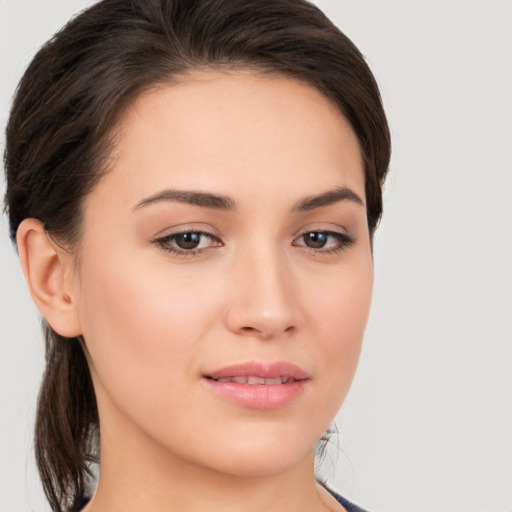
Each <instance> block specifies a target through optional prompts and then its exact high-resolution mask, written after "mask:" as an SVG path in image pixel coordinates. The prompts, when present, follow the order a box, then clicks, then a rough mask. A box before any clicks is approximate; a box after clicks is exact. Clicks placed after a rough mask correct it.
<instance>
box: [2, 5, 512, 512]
mask: <svg viewBox="0 0 512 512" xmlns="http://www.w3.org/2000/svg"><path fill="white" fill-rule="evenodd" d="M90 3H92V2H90V1H89V2H88V1H86V0H0V126H1V127H2V129H3V127H4V126H5V123H6V119H7V115H8V109H9V102H10V98H11V96H12V93H13V90H14V88H15V85H16V83H17V81H18V79H19V78H20V75H21V73H22V71H23V70H24V68H25V67H26V65H27V64H28V62H29V60H30V59H31V57H32V56H33V54H34V52H35V51H36V49H37V48H38V46H39V45H40V44H42V43H43V42H44V41H45V40H46V39H47V38H49V37H50V35H51V34H52V33H53V32H54V31H55V30H56V29H57V28H58V27H60V26H61V25H62V24H63V23H64V22H65V21H66V20H67V19H68V18H69V17H70V16H71V15H72V14H73V13H75V12H77V11H78V10H80V9H82V8H83V7H85V6H86V5H88V4H90ZM317 3H318V5H320V6H321V7H322V8H323V9H324V10H325V11H326V12H327V14H328V15H329V16H330V17H331V18H332V19H333V20H334V21H335V22H336V23H337V24H338V25H339V26H340V28H341V29H342V30H343V31H344V32H346V34H347V35H348V36H349V37H351V38H352V39H353V40H354V42H355V43H356V44H357V45H358V46H359V48H360V49H361V50H362V52H363V53H364V54H365V55H366V56H367V59H368V61H369V63H370V65H371V67H372V69H373V71H374V72H375V75H376V77H377V80H378V81H379V83H380V85H381V89H382V94H383V98H384V103H385V107H386V109H387V112H388V115H389V121H390V124H391V128H392V133H393V143H394V154H393V160H392V163H391V173H390V176H389V180H388V182H387V185H386V191H385V201H386V202H385V216H384V220H383V222H382V224H381V227H380V229H379V231H378V233H377V239H376V247H375V263H376V285H375V295H374V304H373V311H372V316H371V320H370V324H369V326H368V329H367V335H366V339H365V345H364V349H363V353H362V358H361V363H360V367H359V370H358V373H357V376H356V380H355V382H354V385H353V388H352V390H351V392H350V394H349V397H348V398H347V401H346V403H345V405H344V407H343V409H342V412H341V414H340V417H339V418H338V427H339V432H340V435H339V438H338V439H336V438H334V439H333V445H332V449H331V451H330V454H329V456H328V457H327V460H326V462H325V464H324V467H323V473H324V474H325V475H326V476H327V477H328V478H329V482H330V483H331V485H333V486H334V487H335V488H336V489H337V490H339V491H340V492H342V493H343V494H345V495H346V496H347V497H349V498H351V499H353V500H355V501H356V502H358V503H360V504H361V505H362V506H364V507H367V508H369V509H370V510H375V511H376V512H401V511H403V512H411V511H415V512H423V511H425V512H427V511H428V512H434V511H451V512H473V511H474V512H477V511H478V512H480V511H485V512H492V511H500V512H510V511H511V510H512V498H511V487H512V439H511V438H512V386H511V384H512V382H511V362H512V353H511V352H512V350H511V348H512V347H511V332H512V329H511V315H512V296H511V289H512V286H511V284H512V282H511V281H512V279H511V261H512V260H511V255H512V215H511V195H512V183H511V174H512V173H511V167H512V166H511V164H512V151H511V145H512V101H511V99H512V94H511V93H512V25H511V21H512V2H511V1H510V0H489V1H484V0H479V1H476V0H430V1H428V2H427V1H416V0H411V1H406V0H386V1H383V0H323V1H320V0H319V1H318V2H317ZM2 150H3V141H2ZM2 191H3V184H2ZM0 224H1V225H0V229H1V231H2V236H1V237H0V260H1V269H2V270H1V282H0V351H1V352H0V365H1V366H0V378H1V383H0V384H1V386H0V393H1V394H0V400H1V402H0V407H1V409H0V410H1V415H0V510H1V511H2V512H22V511H26V510H37V511H43V510H49V509H48V508H45V507H46V505H44V500H43V498H42V493H41V489H40V485H39V482H38V478H37V476H36V473H35V468H34V461H33V458H32V453H31V443H32V433H31V430H32V423H33V418H34V403H35V399H36V393H37V388H38V384H39V381H40V378H41V371H42V365H43V349H42V340H41V336H40V333H39V322H38V317H37V312H36V309H35V307H34V306H33V305H32V304H31V301H30V298H29V295H28V292H27V291H26V289H25V285H24V281H23V278H22V275H21V271H20V270H19V267H18V262H17V257H16V254H15V251H14V250H13V248H12V247H11V245H10V243H9V241H8V237H7V227H6V219H5V217H4V218H2V219H1V221H0ZM336 444H337V445H338V446H336Z"/></svg>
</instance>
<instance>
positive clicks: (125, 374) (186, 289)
mask: <svg viewBox="0 0 512 512" xmlns="http://www.w3.org/2000/svg"><path fill="white" fill-rule="evenodd" d="M100 256H101V255H100V254H99V253H96V255H95V257H94V258H92V257H91V258H88V259H87V260H86V259H85V258H84V261H87V264H86V265H84V267H83V268H82V287H81V288H82V296H81V301H80V304H81V311H80V314H81V319H82V328H83V334H84V338H85V341H86V345H87V348H88V351H89V354H90V356H91V360H92V362H93V365H94V368H95V370H96V373H97V375H98V376H99V377H100V379H101V380H102V383H103V387H104V388H105V389H107V390H108V392H109V394H110V395H111V398H114V397H116V400H118V399H119V400H124V399H125V398H126V397H125V395H126V390H127V389H130V393H132V395H131V397H130V400H132V401H133V402H134V403H135V402H137V403H148V407H149V400H148V397H149V396H151V397H153V398H152V400H158V397H161V396H162V394H161V393H160V392H159V390H161V389H165V388H170V387H171V384H172V388H173V389H176V387H179V385H180V383H182V382H184V381H185V379H183V378H176V377H177V376H181V377H183V374H185V373H187V372H188V373H189V374H190V373H192V372H193V371H194V368H195V367H194V365H193V361H194V357H195V355H196V354H197V353H198V352H199V349H200V345H201V340H202V339H203V338H204V333H205V332H206V331H207V330H208V329H209V328H210V325H211V323H212V322H213V321H214V320H215V318H216V317H217V316H218V313H217V311H216V310H215V303H214V302H213V301H212V300H210V297H209V296H208V295H207V294H204V293H198V290H199V289H200V288H199V286H200V282H199V278H200V276H197V277H193V275H191V274H190V273H188V274H187V275H183V273H180V272H174V273H173V274H172V275H170V273H169V269H168V266H166V265H165V264H162V265H160V264H159V263H158V262H157V263H155V264H153V265H149V266H148V265H147V261H144V260H143V259H142V258H139V259H138V258H137V256H136V255H132V257H130V258H124V257H122V255H119V256H116V255H115V254H112V253H110V254H109V255H108V257H107V255H105V257H104V258H102V257H100ZM191 279H192V281H191ZM195 280H197V281H198V282H196V281H195ZM198 311H200V312H201V315H200V318H199V317H198ZM134 382H136V383H137V385H136V386H133V383H134ZM133 393H135V395H133ZM137 395H140V396H137ZM144 397H145V398H144ZM118 405H121V407H123V405H122V404H118ZM126 405H128V404H126ZM123 408H124V407H123Z"/></svg>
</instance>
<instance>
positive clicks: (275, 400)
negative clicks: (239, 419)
mask: <svg viewBox="0 0 512 512" xmlns="http://www.w3.org/2000/svg"><path fill="white" fill-rule="evenodd" d="M204 380H205V383H206V384H207V385H208V387H209V388H210V389H211V390H212V391H213V392H214V393H216V394H218V395H220V396H222V397H225V398H227V399H228V400H231V401H233V402H236V403H238V404H239V405H242V406H243V407H249V408H253V409H278V408H279V407H284V406H286V405H288V404H290V403H291V402H293V401H294V400H295V399H296V398H297V397H298V396H299V395H300V394H301V393H302V392H303V391H304V388H305V386H306V384H307V382H308V381H309V380H310V378H309V375H308V374H307V372H305V371H304V370H303V369H302V368H299V367H298V366H296V365H294V364H291V363H287V362H285V361H278V362H275V363H269V364H265V363H258V362H254V361H251V362H247V363H242V364H236V365H231V366H226V367H224V368H220V369H218V370H215V371H213V372H211V373H209V374H207V375H205V376H204Z"/></svg>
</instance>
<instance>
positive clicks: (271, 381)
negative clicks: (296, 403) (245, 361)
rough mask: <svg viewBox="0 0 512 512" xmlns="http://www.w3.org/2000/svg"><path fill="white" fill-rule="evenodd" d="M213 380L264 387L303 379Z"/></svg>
mask: <svg viewBox="0 0 512 512" xmlns="http://www.w3.org/2000/svg"><path fill="white" fill-rule="evenodd" d="M207 378H208V377H207ZM209 378H212V377H209ZM213 380H215V381H216V382H236V383H237V384H248V385H249V386H254V385H257V384H259V385H264V386H274V385H278V384H287V383H288V382H295V381H296V380H301V379H294V378H293V377H273V378H270V379H265V378H264V377H256V376H255V375H241V376H239V377H220V378H219V379H213Z"/></svg>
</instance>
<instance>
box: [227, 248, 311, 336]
mask: <svg viewBox="0 0 512 512" xmlns="http://www.w3.org/2000/svg"><path fill="white" fill-rule="evenodd" d="M230 281H231V290H232V293H231V300H230V304H229V308H228V312H227V317H226V323H227V327H228V329H229V330H230V331H232V332H234V333H236V334H238V335H242V336H249V337H257V338H260V339H266V340H267V339H274V338H278V337H281V336H288V335H291V334H292V333H293V332H294V331H295V330H296V329H297V328H298V326H299V324H300V316H301V315H300V310H299V307H298V304H297V293H296V289H295V288H296V286H295V281H294V278H293V272H292V271H291V269H290V267H289V263H288V262H287V261H286V258H285V257H284V255H281V256H280V255H279V254H277V253H274V254H273V253H272V252H271V251H270V250H268V251H259V252H258V253H257V254H254V253H253V254H252V255H251V256H249V257H248V256H247V255H245V257H243V258H240V261H238V262H237V263H236V264H235V265H234V267H233V268H232V271H231V277H230Z"/></svg>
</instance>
